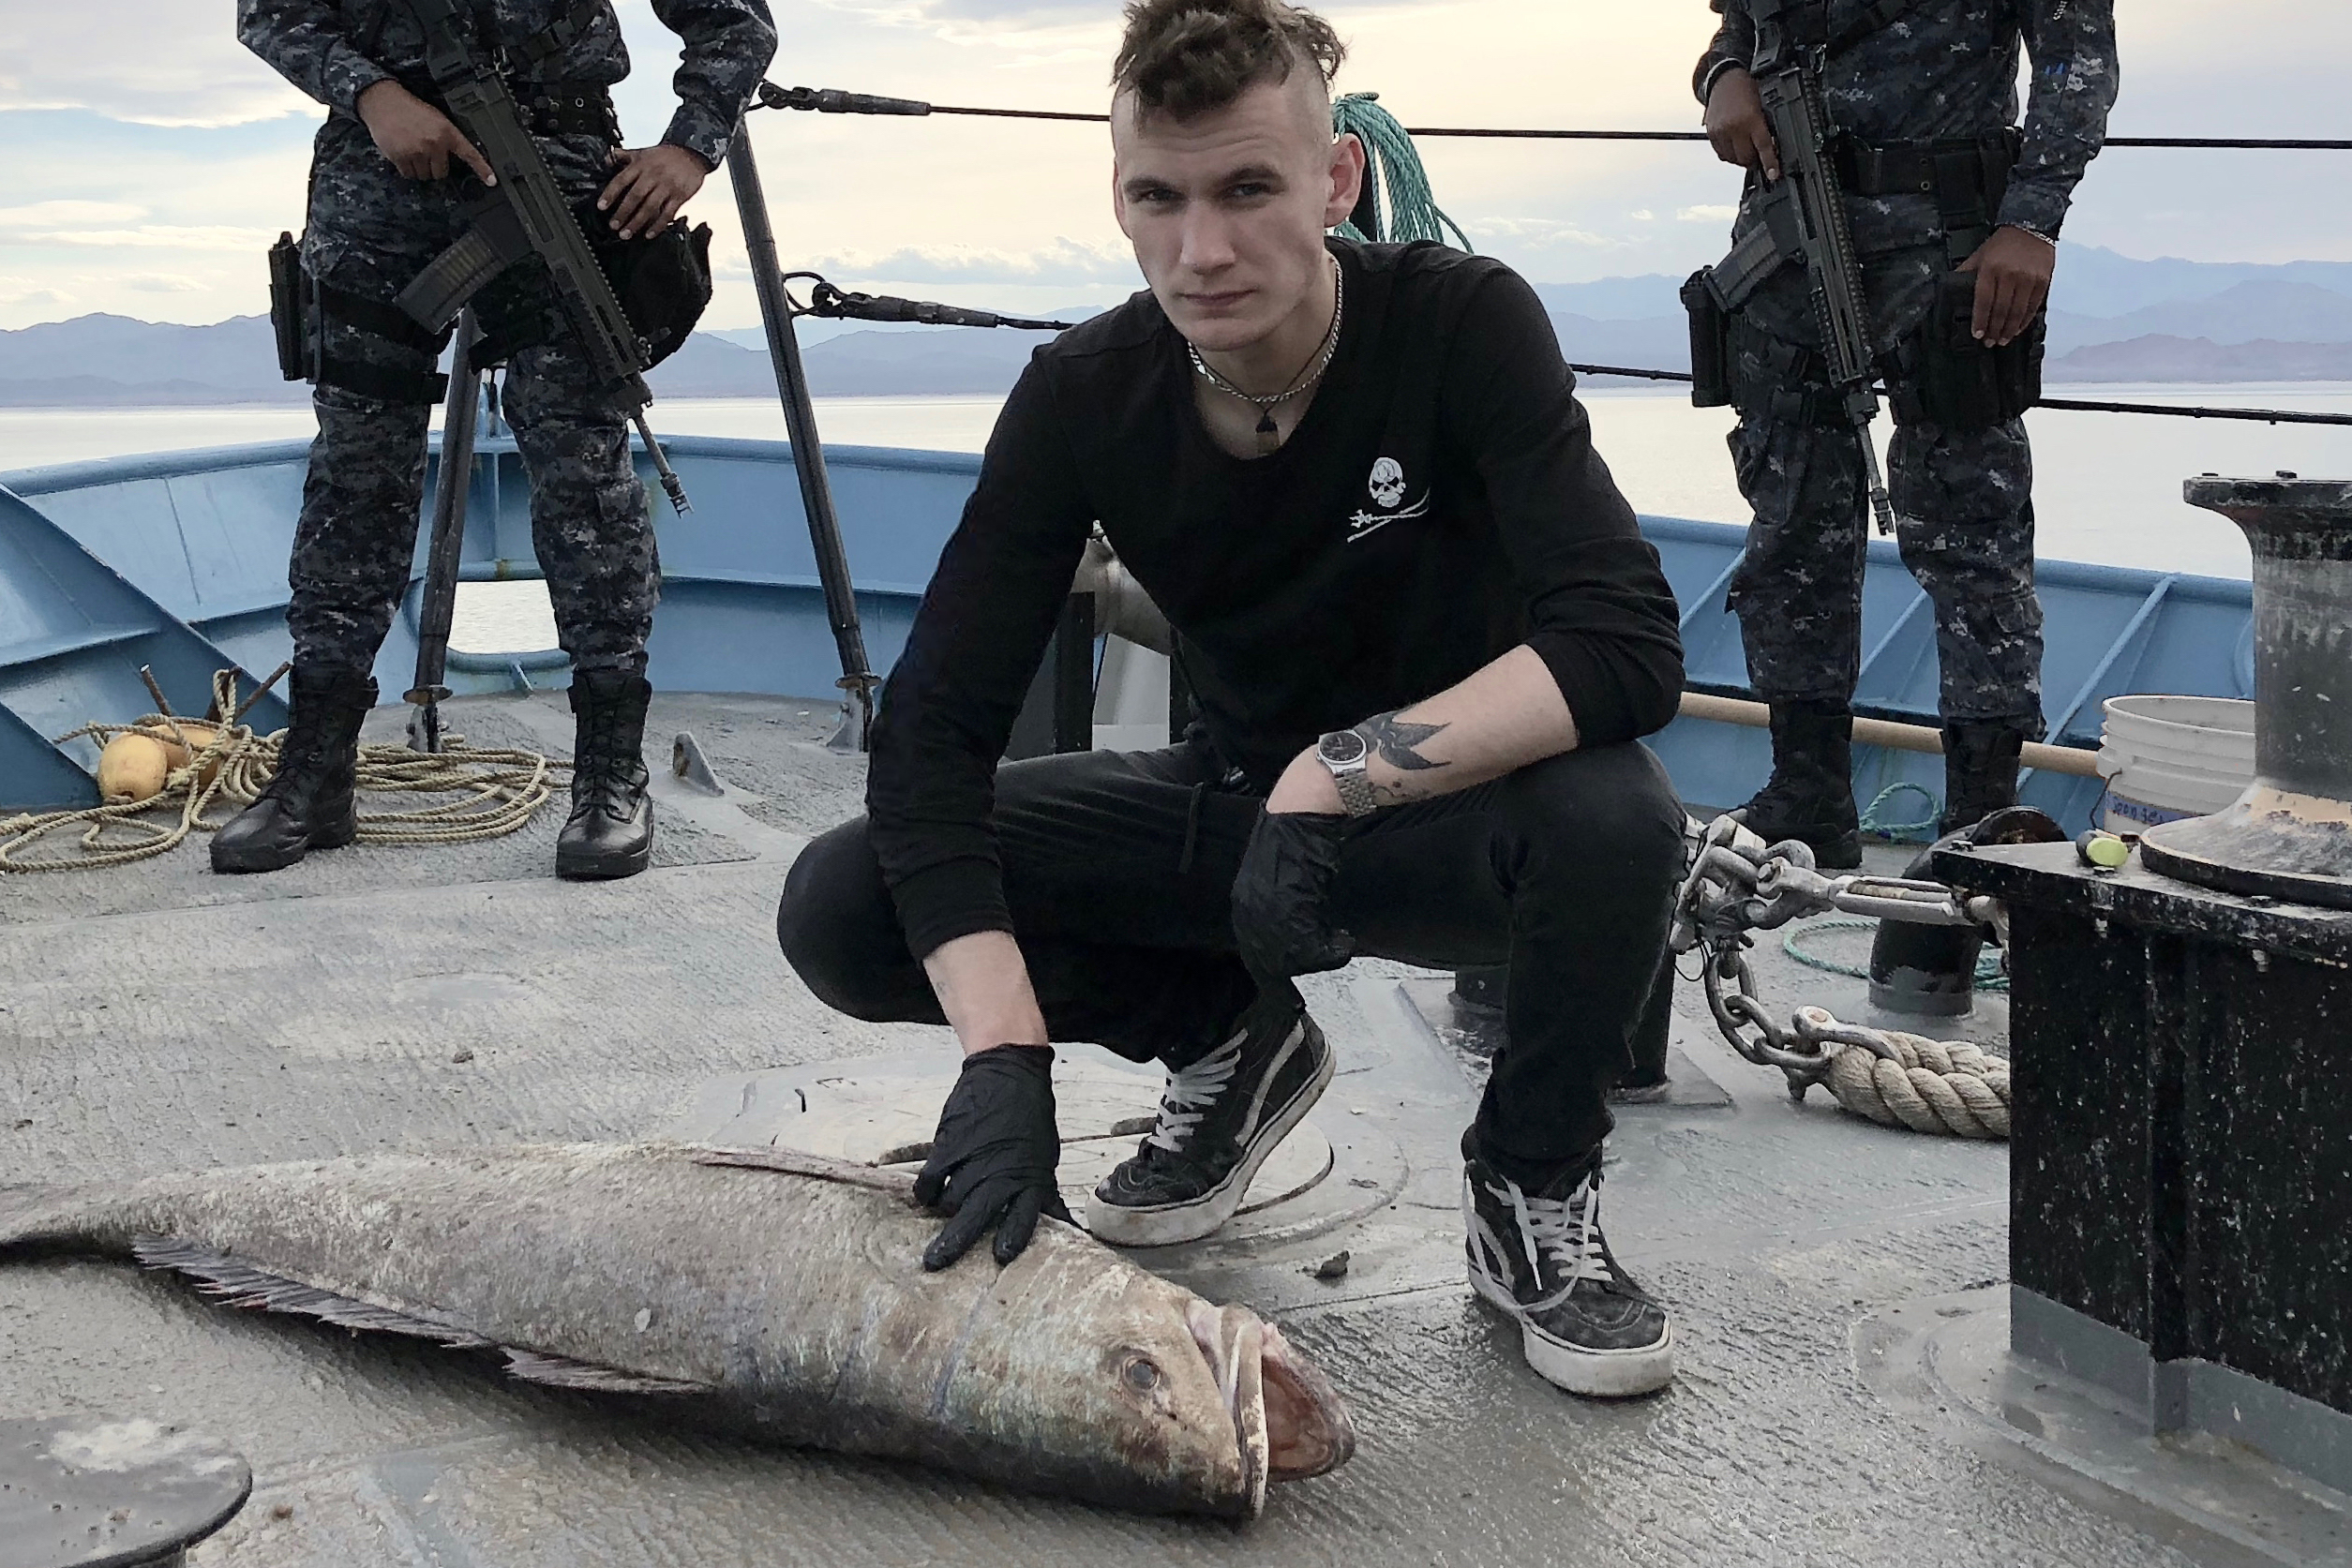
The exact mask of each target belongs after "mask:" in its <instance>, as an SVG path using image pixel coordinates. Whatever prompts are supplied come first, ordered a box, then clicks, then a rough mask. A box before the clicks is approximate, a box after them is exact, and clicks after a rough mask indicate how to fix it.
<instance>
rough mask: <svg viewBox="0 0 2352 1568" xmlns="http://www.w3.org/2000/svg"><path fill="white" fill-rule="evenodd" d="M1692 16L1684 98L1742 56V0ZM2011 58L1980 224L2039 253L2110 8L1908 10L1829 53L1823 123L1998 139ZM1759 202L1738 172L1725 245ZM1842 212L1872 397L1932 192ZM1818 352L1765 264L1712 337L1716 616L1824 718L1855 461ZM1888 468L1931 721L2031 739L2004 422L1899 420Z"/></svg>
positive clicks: (1803, 290)
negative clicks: (1693, 56)
mask: <svg viewBox="0 0 2352 1568" xmlns="http://www.w3.org/2000/svg"><path fill="white" fill-rule="evenodd" d="M1711 3H1712V4H1713V5H1714V7H1715V9H1716V10H1718V11H1720V12H1722V13H1723V23H1722V26H1721V28H1720V29H1719V30H1718V31H1717V33H1716V35H1715V42H1714V43H1713V44H1712V45H1711V46H1710V47H1709V49H1708V52H1707V53H1706V54H1705V55H1704V56H1703V57H1702V58H1701V60H1700V66H1699V72H1698V77H1697V80H1696V85H1697V87H1698V89H1699V92H1700V101H1701V102H1702V103H1703V102H1704V101H1705V97H1706V92H1707V90H1708V89H1709V88H1710V87H1711V86H1712V85H1713V83H1714V82H1715V78H1716V76H1717V74H1718V73H1719V71H1720V70H1721V69H1722V68H1724V67H1725V66H1726V65H1727V64H1737V65H1740V66H1746V65H1748V64H1750V63H1751V61H1752V60H1753V58H1754V53H1755V43H1756V30H1755V24H1754V22H1753V20H1752V18H1751V16H1750V14H1749V0H1711ZM1862 10H1863V7H1862V5H1861V3H1860V0H1830V5H1829V13H1830V14H1829V24H1828V30H1829V32H1830V34H1831V36H1833V37H1835V36H1836V35H1837V34H1838V33H1840V32H1841V31H1843V30H1844V29H1845V28H1846V27H1848V26H1849V25H1850V23H1852V22H1855V21H1856V20H1857V19H1858V18H1859V17H1860V16H1861V14H1862ZM2021 41H2022V42H2023V44H2024V45H2025V46H2026V47H2027V48H2028V49H2030V52H2031V54H2032V58H2033V63H2034V72H2033V79H2032V81H2033V85H2032V96H2031V99H2030V113H2029V116H2028V118H2027V121H2026V126H2025V140H2024V151H2023V154H2022V156H2021V157H2019V159H2018V161H2017V163H2016V166H2015V169H2014V170H2013V171H2012V172H2011V174H2010V176H2009V183H2008V188H2007V192H2006V194H2005V195H2004V196H2003V198H2002V199H2001V202H2000V207H1999V210H1998V211H1997V212H1995V213H1994V214H1992V215H1991V216H1992V219H1993V221H1994V222H1995V223H1996V224H2004V225H2006V224H2015V225H2017V226H2020V227H2023V228H2026V229H2030V230H2031V231H2034V232H2036V233H2038V234H2041V235H2044V236H2045V237H2046V238H2049V239H2051V240H2056V239H2057V237H2058V233H2059V228H2060V223H2061V222H2062V221H2063V219H2064V217H2065V215H2066V209H2067V206H2068V203H2069V202H2070V201H2071V200H2072V196H2073V192H2074V187H2075V184H2076V183H2077V182H2078V181H2079V180H2080V179H2081V178H2082V174H2083V172H2084V170H2085V168H2086V167H2087V166H2088V165H2089V163H2090V159H2091V158H2092V157H2094V156H2095V155H2096V154H2097V153H2098V151H2099V148H2100V146H2101V144H2102V142H2104V140H2105V134H2106V129H2105V127H2106V115H2107V111H2108V110H2109V109H2110V108H2111V107H2112V106H2113V104H2114V101H2115V94H2116V84H2117V76H2116V58H2115V20H2114V0H1964V3H1963V4H1960V5H1956V6H1927V5H1925V4H1921V5H1917V6H1915V7H1912V8H1911V14H1910V15H1908V16H1897V18H1896V19H1895V21H1893V22H1890V23H1888V24H1886V25H1883V26H1881V27H1880V28H1878V29H1877V30H1876V31H1874V32H1871V33H1869V34H1868V35H1867V36H1865V37H1863V38H1862V39H1861V41H1859V42H1857V43H1854V44H1852V45H1851V46H1850V47H1848V48H1847V49H1845V50H1844V51H1842V52H1838V53H1835V54H1833V55H1832V56H1831V57H1830V60H1829V63H1828V67H1827V71H1826V81H1825V82H1824V87H1825V93H1826V97H1827V100H1828V105H1829V111H1830V114H1831V117H1832V119H1833V120H1834V121H1835V124H1836V126H1837V127H1838V128H1839V129H1840V130H1841V131H1842V132H1844V133H1846V134H1848V135H1850V136H1852V137H1854V138H1855V139H1857V140H1859V141H1860V142H1865V143H1868V144H1871V145H1874V146H1883V145H1886V144H1888V143H1893V142H1921V141H1927V140H1934V139H1945V138H1962V137H1974V136H1979V135H1983V134H1985V133H1987V132H1997V131H1999V130H2000V128H2001V127H2005V126H2007V125H2008V124H2010V123H2011V122H2012V121H2014V120H2015V117H2016V112H2017V107H2018V105H2017V95H2016V90H2015V82H2016V78H2017V61H2018V48H2019V45H2020V42H2021ZM1762 198H1763V192H1762V190H1761V188H1760V183H1759V182H1758V181H1757V180H1756V178H1755V177H1754V176H1752V175H1751V176H1750V178H1749V181H1748V188H1747V190H1746V192H1745V196H1744V199H1743V200H1742V202H1741V206H1740V217H1739V220H1738V222H1737V223H1736V224H1735V225H1734V228H1733V234H1734V237H1735V238H1736V237H1738V236H1742V235H1745V233H1747V232H1748V231H1750V230H1751V229H1753V228H1755V227H1757V226H1758V225H1759V224H1760V222H1761V221H1762V217H1761V205H1762ZM1847 211H1848V217H1849V219H1850V223H1851V226H1852V230H1853V237H1854V245H1855V248H1856V250H1857V251H1858V252H1859V253H1860V255H1861V258H1862V261H1863V265H1864V273H1865V290H1866V292H1867V294H1868V296H1869V307H1870V310H1869V314H1870V328H1871V333H1872V340H1873V342H1874V343H1875V344H1877V345H1878V347H1879V349H1880V367H1881V371H1882V373H1883V374H1884V376H1885V377H1886V380H1887V382H1888V385H1889V387H1890V389H1900V388H1902V387H1903V386H1904V385H1905V384H1906V380H1907V376H1908V374H1909V372H1910V367H1911V366H1912V365H1913V364H1914V363H1915V361H1914V359H1913V355H1914V353H1915V340H1916V337H1917V335H1918V334H1919V332H1920V330H1921V327H1922V323H1923V321H1925V318H1926V317H1927V315H1928V313H1929V311H1930V308H1931V306H1933V305H1934V303H1935V299H1936V291H1937V285H1938V283H1939V281H1940V278H1941V277H1942V276H1943V275H1944V273H1945V271H1946V270H1947V268H1948V266H1949V264H1950V258H1949V257H1948V256H1947V254H1946V246H1945V238H1944V230H1943V221H1942V216H1941V210H1940V207H1939V205H1938V202H1937V200H1936V198H1935V197H1934V196H1932V195H1928V194H1925V193H1918V194H1914V193H1910V192H1908V191H1907V192H1903V193H1900V194H1894V195H1885V196H1856V195H1850V196H1849V197H1848V199H1847ZM1798 351H1803V352H1802V353H1800V352H1798ZM1732 354H1733V361H1734V369H1733V373H1734V376H1735V378H1736V380H1735V384H1736V385H1737V386H1739V387H1740V388H1741V389H1742V391H1741V393H1740V396H1738V398H1737V399H1736V400H1737V401H1738V403H1739V405H1740V423H1739V425H1738V426H1737V427H1736V428H1735V429H1734V430H1733V431H1732V433H1731V436H1730V446H1731V455H1732V461H1733V465H1734V467H1735V469H1736V470H1737V472H1738V476H1739V484H1740V490H1741V493H1742V494H1743V495H1745V497H1746V499H1747V501H1748V504H1749V505H1750V506H1751V507H1752V508H1753V509H1754V512H1755V521H1754V524H1753V526H1752V527H1751V528H1750V530H1749V533H1748V545H1747V553H1746V556H1745V560H1743V561H1742V563H1741V567H1740V570H1739V573H1738V575H1736V576H1735V578H1734V579H1733V582H1732V586H1731V593H1730V602H1731V607H1732V608H1733V609H1734V610H1735V611H1736V612H1737V613H1738V615H1739V617H1740V631H1741V635H1742V638H1743V640H1744V641H1745V645H1746V650H1747V664H1748V675H1749V679H1751V680H1753V681H1754V682H1755V685H1756V688H1757V690H1758V692H1759V693H1760V694H1762V695H1763V696H1765V697H1766V698H1768V699H1772V700H1790V701H1803V700H1831V701H1835V702H1840V703H1842V702H1844V701H1846V700H1848V699H1849V698H1850V697H1851V695H1852V694H1853V689H1854V682H1855V680H1856V679H1857V677H1858V675H1859V673H1860V669H1861V637H1862V567H1863V559H1864V544H1865V539H1866V536H1867V513H1868V503H1867V499H1866V490H1865V481H1864V477H1863V470H1862V455H1861V453H1860V452H1859V451H1858V450H1857V449H1856V444H1855V441H1854V437H1853V432H1852V427H1851V426H1850V425H1848V424H1846V423H1845V421H1844V419H1843V418H1842V416H1841V415H1840V414H1839V412H1838V411H1837V403H1836V399H1835V396H1833V395H1832V394H1831V392H1830V390H1829V387H1828V384H1827V381H1826V378H1825V376H1824V375H1823V373H1822V370H1821V361H1820V328H1819V325H1818V323H1817V321H1816V320H1815V316H1814V311H1813V306H1812V303H1811V299H1810V295H1809V292H1808V291H1807V287H1806V282H1805V271H1804V269H1803V268H1802V267H1797V266H1793V265H1790V266H1783V267H1782V268H1781V269H1780V271H1779V272H1777V273H1776V274H1775V275H1774V276H1772V277H1771V278H1769V279H1768V280H1766V281H1765V282H1764V283H1763V284H1762V285H1761V286H1760V288H1758V290H1757V291H1756V292H1755V293H1754V294H1752V295H1750V296H1749V298H1748V300H1747V301H1746V303H1745V306H1743V308H1742V309H1741V311H1740V314H1739V316H1738V317H1737V318H1736V319H1735V321H1734V326H1733V330H1732ZM1808 394H1809V396H1808ZM1898 401H1899V399H1898ZM1889 469H1890V474H1889V485H1888V488H1889V492H1890V495H1891V497H1892V499H1893V501H1894V505H1895V513H1896V537H1897V542H1898V544H1899V546H1900V548H1901V550H1902V556H1903V560H1904V564H1906V565H1907V566H1909V567H1910V571H1911V574H1912V575H1914V576H1915V577H1917V578H1918V579H1919V584H1920V586H1921V587H1922V588H1923V589H1925V590H1926V592H1927V595H1928V597H1929V599H1930V600H1932V601H1933V603H1934V605H1935V610H1936V633H1937V648H1938V651H1939V653H1940V656H1941V665H1942V693H1941V698H1942V713H1943V717H1944V718H1945V720H1946V721H1948V722H1949V721H1955V720H1975V721H2013V722H2016V723H2018V724H2021V725H2022V726H2023V727H2026V728H2028V729H2029V730H2030V731H2031V732H2032V733H2035V734H2039V733H2040V729H2041V724H2042V718H2041V710H2042V709H2041V664H2042V611H2041V605H2040V604H2039V603H2038V602H2037V601H2036V599H2035V598H2034V592H2033V500H2032V485H2033V466H2032V456H2031V453H2030V449H2029V447H2028V444H2027V441H2026V431H2025V424H2024V422H2023V421H2022V420H2018V419H2012V420H2009V421H2007V422H2005V423H2002V424H1999V425H1994V426H1988V427H1985V428H1979V429H1970V430H1962V429H1955V428H1947V427H1945V426H1939V425H1936V424H1933V423H1929V422H1927V421H1925V420H1924V419H1919V418H1906V417H1905V416H1904V415H1903V414H1902V413H1901V412H1900V411H1898V412H1897V416H1896V427H1895V436H1894V443H1893V448H1892V451H1891V453H1890V462H1889Z"/></svg>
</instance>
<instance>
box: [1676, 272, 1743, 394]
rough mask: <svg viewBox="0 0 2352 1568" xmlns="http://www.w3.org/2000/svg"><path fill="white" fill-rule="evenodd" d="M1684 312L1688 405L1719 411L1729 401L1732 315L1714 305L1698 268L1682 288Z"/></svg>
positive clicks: (1703, 273) (1712, 295)
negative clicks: (1686, 320)
mask: <svg viewBox="0 0 2352 1568" xmlns="http://www.w3.org/2000/svg"><path fill="white" fill-rule="evenodd" d="M1683 308H1684V309H1685V310H1687V311H1688V312H1690V403H1691V407H1693V408H1696V409H1720V408H1723V407H1724V406H1726V405H1727V404H1729V403H1730V401H1731V392H1732V387H1731V313H1730V311H1728V310H1726V309H1724V308H1723V306H1721V305H1720V304H1719V303H1717V301H1716V299H1715V290H1714V289H1713V288H1711V287H1709V285H1708V281H1707V269H1706V268H1704V267H1701V268H1700V269H1699V270H1698V271H1697V272H1695V273H1692V274H1691V275H1690V276H1689V278H1688V280H1686V281H1685V283H1684V284H1683Z"/></svg>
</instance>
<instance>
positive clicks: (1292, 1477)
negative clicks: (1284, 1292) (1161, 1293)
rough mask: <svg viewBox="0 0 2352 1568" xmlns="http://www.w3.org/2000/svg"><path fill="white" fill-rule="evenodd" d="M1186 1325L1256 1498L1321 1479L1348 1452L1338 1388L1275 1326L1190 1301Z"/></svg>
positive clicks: (1243, 1310)
mask: <svg viewBox="0 0 2352 1568" xmlns="http://www.w3.org/2000/svg"><path fill="white" fill-rule="evenodd" d="M1185 1327H1186V1328H1187V1329H1188V1330H1189V1331H1190V1333H1191V1337H1192V1343H1193V1345H1194V1346H1195V1347H1196V1348H1197V1349H1198V1350H1199V1351H1200V1353H1201V1358H1202V1360H1203V1361H1204V1362H1206V1364H1207V1367H1208V1372H1209V1375H1210V1376H1211V1377H1212V1378H1214V1379H1215V1380H1216V1381H1217V1386H1218V1389H1219V1391H1220V1393H1221V1396H1222V1398H1223V1402H1224V1407H1225V1413H1226V1417H1227V1419H1228V1420H1230V1421H1231V1422H1232V1423H1233V1428H1234V1435H1235V1438H1236V1441H1238V1443H1239V1445H1240V1448H1241V1452H1242V1464H1243V1468H1244V1470H1245V1471H1246V1472H1247V1473H1248V1474H1250V1475H1251V1477H1252V1478H1253V1487H1254V1490H1255V1491H1256V1493H1257V1495H1258V1497H1259V1498H1260V1499H1261V1500H1262V1499H1263V1497H1264V1492H1265V1486H1266V1483H1267V1482H1277V1481H1304V1480H1306V1479H1308V1478H1309V1477H1311V1476H1317V1475H1323V1474H1326V1473H1327V1472H1328V1471H1335V1470H1337V1469H1339V1468H1340V1467H1341V1465H1343V1464H1345V1463H1347V1461H1348V1459H1349V1457H1350V1456H1353V1455H1354V1454H1355V1452H1356V1426H1355V1424H1354V1423H1353V1422H1352V1421H1351V1420H1350V1419H1349V1417H1348V1412H1347V1405H1346V1403H1345V1402H1344V1401H1342V1400H1341V1397H1340V1394H1339V1390H1337V1389H1335V1388H1333V1387H1332V1386H1331V1380H1329V1379H1328V1378H1326V1377H1325V1376H1324V1375H1323V1372H1322V1369H1321V1368H1319V1367H1317V1366H1315V1365H1314V1364H1313V1363H1312V1362H1311V1361H1309V1360H1308V1359H1307V1358H1306V1357H1305V1356H1303V1355H1301V1354H1299V1353H1298V1351H1296V1350H1295V1349H1294V1348H1293V1347H1292V1346H1291V1343H1290V1341H1289V1340H1287V1339H1285V1338H1283V1337H1282V1331H1281V1329H1279V1328H1276V1327H1275V1326H1274V1325H1273V1324H1272V1323H1269V1322H1265V1321H1264V1320H1262V1319H1260V1318H1259V1317H1258V1315H1257V1314H1256V1313H1254V1312H1252V1311H1251V1310H1250V1309H1249V1308H1248V1307H1215V1306H1212V1305H1210V1304H1209V1303H1207V1302H1206V1301H1200V1300H1197V1299H1196V1300H1193V1301H1191V1302H1190V1303H1188V1304H1187V1305H1186V1308H1185ZM1252 1511H1253V1512H1254V1508H1253V1510H1252Z"/></svg>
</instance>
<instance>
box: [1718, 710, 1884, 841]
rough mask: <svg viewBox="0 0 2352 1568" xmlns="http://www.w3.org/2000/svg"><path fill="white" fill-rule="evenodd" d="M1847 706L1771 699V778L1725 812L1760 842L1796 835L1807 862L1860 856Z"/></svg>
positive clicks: (1851, 722)
mask: <svg viewBox="0 0 2352 1568" xmlns="http://www.w3.org/2000/svg"><path fill="white" fill-rule="evenodd" d="M1853 730H1854V717H1853V713H1852V711H1851V710H1850V709H1848V708H1847V706H1846V705H1845V704H1844V703H1842V702H1826V701H1807V702H1775V703H1774V704H1773V705H1772V778H1771V779H1770V780H1768V781H1767V782H1766V783H1765V784H1764V787H1763V788H1761V789H1760V790H1758V791H1757V792H1756V795H1755V797H1754V799H1750V800H1749V801H1748V802H1747V804H1746V805H1745V806H1742V807H1741V808H1740V809H1739V810H1737V811H1735V812H1733V813H1732V815H1733V816H1735V817H1737V818H1738V819H1739V820H1740V821H1741V822H1742V823H1743V824H1744V825H1745V827H1746V828H1747V830H1748V831H1749V832H1751V833H1754V834H1755V835H1756V836H1757V837H1759V838H1760V839H1762V840H1763V841H1764V842H1765V843H1766V844H1777V843H1779V842H1780V841H1781V840H1783V839H1797V840H1800V841H1801V842H1803V843H1804V844H1806V845H1808V846H1810V847H1811V849H1812V851H1813V863H1814V864H1815V865H1817V866H1823V867H1827V868H1828V869H1830V870H1833V871H1851V870H1852V869H1853V868H1855V867H1856V866H1859V865H1861V864H1862V815H1861V814H1860V813H1859V812H1857V811H1856V810H1855V809H1854V784H1853Z"/></svg>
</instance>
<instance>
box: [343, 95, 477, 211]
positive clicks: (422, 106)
mask: <svg viewBox="0 0 2352 1568" xmlns="http://www.w3.org/2000/svg"><path fill="white" fill-rule="evenodd" d="M355 107H357V109H358V110H359V118H360V123H361V124H363V125H365V126H366V127H367V133H368V134H369V135H370V136H373V137H374V138H375V139H376V146H377V148H378V150H380V151H381V152H382V154H383V156H384V157H387V158H390V159H391V160H392V167H393V168H395V169H397V170H398V171H399V172H401V173H403V174H405V175H407V176H408V177H409V178H410V179H412V180H439V179H445V178H447V177H448V174H449V165H450V160H451V159H453V158H454V159H456V160H457V162H459V163H462V164H464V165H465V166H466V167H467V168H469V169H471V170H472V171H473V172H474V173H475V174H476V175H477V176H478V177H479V178H480V179H481V181H482V183H483V184H484V185H486V186H494V185H496V184H498V175H497V174H496V173H494V172H492V171H491V169H490V162H489V159H487V158H486V157H483V156H482V153H481V150H480V149H479V148H477V147H475V146H474V144H473V143H472V142H469V141H467V140H466V138H465V133H464V132H463V131H461V130H459V129H458V128H457V127H456V126H455V125H454V124H452V123H451V122H450V118H449V116H448V115H446V114H444V113H442V112H441V111H440V110H438V109H435V108H434V107H433V106H432V105H431V104H429V103H427V102H426V101H425V100H424V99H423V98H420V97H417V96H416V95H415V94H414V93H412V92H410V91H409V90H408V89H407V88H406V87H403V86H401V85H400V84H399V83H398V82H377V83H376V84H375V85H373V86H371V87H369V88H368V89H367V91H366V92H363V93H361V94H360V95H359V102H358V103H357V105H356V106H355Z"/></svg>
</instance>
